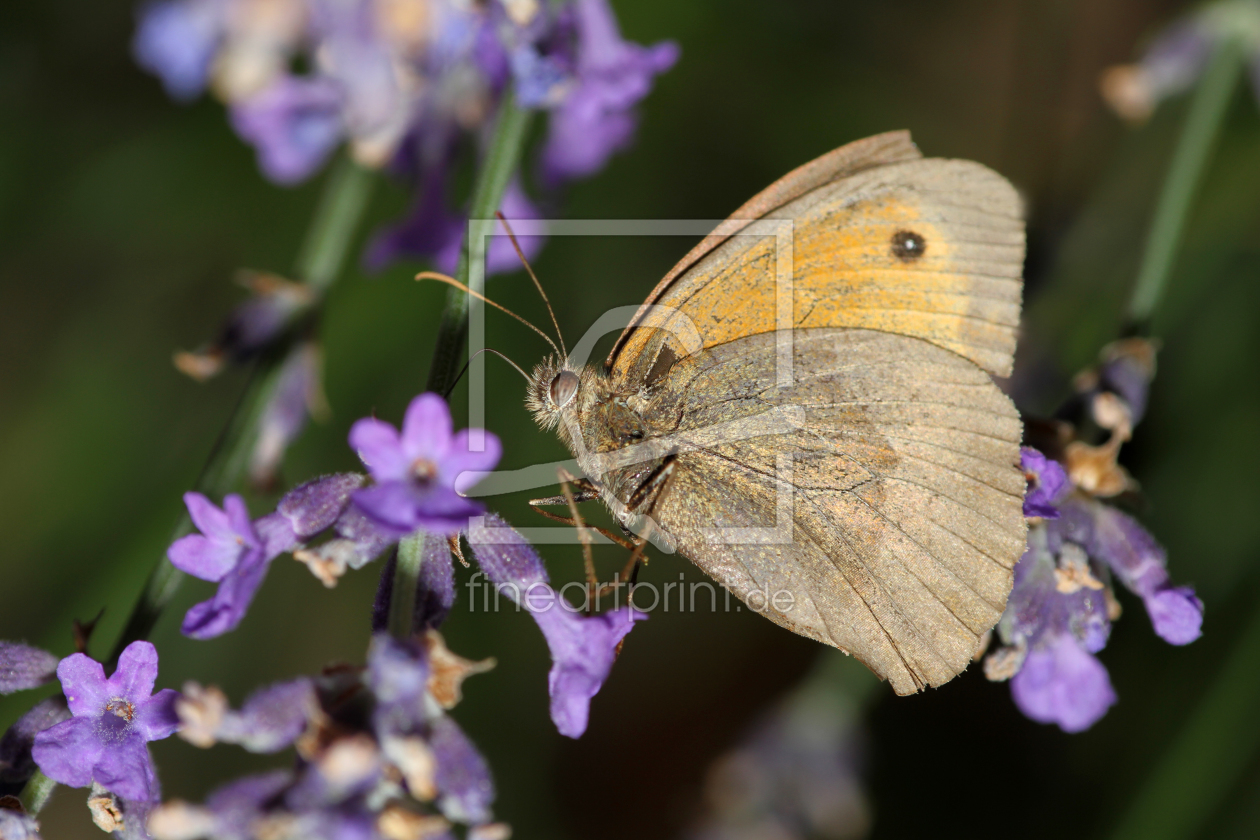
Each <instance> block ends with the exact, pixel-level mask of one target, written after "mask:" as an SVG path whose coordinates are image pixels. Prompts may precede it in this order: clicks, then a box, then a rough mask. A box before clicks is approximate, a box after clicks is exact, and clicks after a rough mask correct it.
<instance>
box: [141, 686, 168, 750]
mask: <svg viewBox="0 0 1260 840" xmlns="http://www.w3.org/2000/svg"><path fill="white" fill-rule="evenodd" d="M178 699H179V692H178V691H176V690H174V689H172V688H164V689H162V690H161V691H159V692H158V693H157V694H154V695H153V696H152V697H150V698H149V699H148V700H146V701H144V702H143V703H138V704H136V716H135V719H134V724H133V725H134V726H135V728H136V731H137V732H139V733H140V735H141V737H143V738H144V740H146V741H160V740H162V739H163V738H169V737H170V736H172V735H174V734H175V730H177V729H179V715H177V714H176V713H175V701H176V700H178Z"/></svg>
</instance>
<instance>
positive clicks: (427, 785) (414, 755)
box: [381, 736, 437, 802]
mask: <svg viewBox="0 0 1260 840" xmlns="http://www.w3.org/2000/svg"><path fill="white" fill-rule="evenodd" d="M381 751H382V752H383V753H384V754H385V759H386V760H387V761H388V762H389V763H390V764H392V765H394V767H396V768H398V772H399V773H401V774H402V777H403V781H405V782H406V783H407V789H408V790H410V791H411V795H412V796H414V797H415V798H416V799H419V800H421V801H425V802H427V801H428V800H431V799H433V798H434V797H435V796H437V783H436V782H435V781H434V774H435V773H436V772H437V759H436V758H435V757H434V755H433V750H432V749H430V748H429V745H428V743H427V742H426V741H425V740H424V739H423V738H421V737H419V736H401V737H386V738H385V739H384V740H383V741H382V742H381Z"/></svg>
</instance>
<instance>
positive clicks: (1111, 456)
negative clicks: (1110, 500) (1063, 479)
mask: <svg viewBox="0 0 1260 840" xmlns="http://www.w3.org/2000/svg"><path fill="white" fill-rule="evenodd" d="M1119 453H1120V441H1119V439H1118V437H1116V436H1115V435H1114V434H1113V435H1112V438H1111V440H1109V441H1107V443H1104V444H1103V445H1102V446H1090V445H1089V444H1087V443H1084V442H1082V441H1079V440H1078V441H1073V442H1072V443H1069V444H1068V445H1067V449H1066V451H1065V453H1064V456H1065V458H1066V460H1067V474H1068V478H1070V479H1072V483H1073V484H1075V485H1076V486H1077V487H1079V488H1080V489H1081V490H1084V491H1085V492H1086V493H1089V494H1090V495H1093V496H1101V497H1104V498H1105V497H1108V496H1117V495H1119V494H1121V493H1123V492H1124V491H1125V490H1128V489H1129V488H1131V487H1133V486H1134V482H1133V479H1132V478H1130V476H1129V473H1128V471H1127V470H1125V468H1124V467H1122V466H1120V465H1119V464H1117V463H1116V456H1117V455H1118V454H1119Z"/></svg>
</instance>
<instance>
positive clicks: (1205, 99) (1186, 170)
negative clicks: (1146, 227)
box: [1126, 35, 1245, 333]
mask: <svg viewBox="0 0 1260 840" xmlns="http://www.w3.org/2000/svg"><path fill="white" fill-rule="evenodd" d="M1244 56H1245V51H1244V46H1243V43H1242V40H1241V39H1240V38H1239V37H1237V36H1233V35H1227V36H1225V37H1224V38H1222V40H1221V42H1220V44H1218V45H1217V47H1216V50H1215V52H1214V53H1213V55H1212V60H1211V61H1210V62H1209V63H1208V67H1207V70H1206V71H1205V72H1204V74H1203V78H1202V79H1200V81H1199V84H1198V87H1197V88H1196V89H1195V92H1194V97H1193V98H1192V99H1191V102H1190V111H1189V113H1188V114H1187V115H1186V122H1185V125H1184V126H1183V127H1182V130H1181V137H1180V139H1179V140H1178V141H1177V148H1176V150H1175V151H1174V152H1173V159H1172V162H1171V164H1169V167H1168V175H1167V176H1166V177H1165V179H1164V186H1163V190H1162V191H1161V192H1160V195H1159V203H1158V204H1157V205H1156V207H1155V218H1154V220H1153V221H1152V222H1151V230H1150V234H1149V235H1148V238H1147V240H1146V247H1145V250H1144V251H1143V253H1142V263H1141V267H1140V268H1139V269H1138V278H1137V283H1136V284H1135V285H1134V287H1133V294H1132V296H1131V297H1130V298H1129V306H1128V312H1127V313H1126V315H1127V317H1128V320H1129V323H1130V325H1131V326H1132V328H1133V329H1134V331H1136V332H1139V333H1145V332H1148V331H1149V329H1150V322H1151V318H1152V317H1153V316H1154V314H1155V308H1156V307H1157V306H1158V305H1159V300H1160V297H1161V296H1162V295H1163V293H1164V287H1165V286H1166V285H1167V282H1168V275H1169V273H1170V272H1171V271H1172V266H1173V261H1174V259H1175V257H1176V255H1177V249H1178V247H1179V246H1180V244H1181V237H1182V234H1183V232H1184V230H1185V226H1186V218H1187V216H1188V215H1189V211H1190V204H1191V202H1192V201H1193V200H1194V194H1195V192H1196V190H1197V188H1198V186H1199V182H1200V180H1201V179H1202V177H1203V172H1204V170H1205V169H1206V167H1207V162H1208V157H1209V156H1210V154H1211V152H1212V147H1213V146H1214V145H1215V142H1216V137H1217V135H1218V134H1219V133H1220V129H1221V125H1222V124H1223V122H1224V119H1225V113H1226V111H1227V109H1228V106H1229V100H1230V96H1231V94H1232V93H1233V92H1234V85H1235V84H1236V83H1237V81H1238V75H1239V73H1240V72H1241V71H1242V67H1243V59H1244Z"/></svg>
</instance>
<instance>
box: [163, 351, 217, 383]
mask: <svg viewBox="0 0 1260 840" xmlns="http://www.w3.org/2000/svg"><path fill="white" fill-rule="evenodd" d="M172 361H173V362H174V363H175V369H176V370H178V371H179V372H180V373H182V374H184V375H185V376H188V377H191V378H193V379H195V380H197V381H198V382H205V381H206V380H208V379H212V378H214V377H215V376H218V375H219V373H221V372H222V371H223V368H224V366H225V365H226V364H227V359H226V357H225V356H224V355H223V354H222V353H220V352H219V351H217V350H206V351H203V352H199V353H190V352H188V351H186V350H181V351H180V352H178V353H176V354H175V355H174V357H172Z"/></svg>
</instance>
